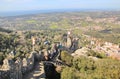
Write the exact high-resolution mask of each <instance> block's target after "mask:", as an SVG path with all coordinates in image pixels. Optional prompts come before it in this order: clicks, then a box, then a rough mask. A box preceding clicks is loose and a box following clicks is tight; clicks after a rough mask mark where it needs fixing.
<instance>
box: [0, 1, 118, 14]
mask: <svg viewBox="0 0 120 79" xmlns="http://www.w3.org/2000/svg"><path fill="white" fill-rule="evenodd" d="M47 9H120V0H0V12H4V11H21V10H47Z"/></svg>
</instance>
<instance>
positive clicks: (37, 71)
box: [23, 62, 45, 79]
mask: <svg viewBox="0 0 120 79" xmlns="http://www.w3.org/2000/svg"><path fill="white" fill-rule="evenodd" d="M23 79H45V73H44V66H43V63H41V62H40V63H37V64H36V65H35V67H34V69H33V71H31V72H30V73H29V74H27V75H25V76H24V78H23Z"/></svg>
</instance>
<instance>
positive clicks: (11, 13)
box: [0, 9, 120, 17]
mask: <svg viewBox="0 0 120 79" xmlns="http://www.w3.org/2000/svg"><path fill="white" fill-rule="evenodd" d="M90 11H120V9H48V10H25V11H24V10H21V11H4V12H0V17H9V16H22V15H34V14H41V13H59V12H90Z"/></svg>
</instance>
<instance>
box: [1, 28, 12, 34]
mask: <svg viewBox="0 0 120 79" xmlns="http://www.w3.org/2000/svg"><path fill="white" fill-rule="evenodd" d="M0 32H6V33H11V32H12V31H11V30H8V29H4V28H1V27H0Z"/></svg>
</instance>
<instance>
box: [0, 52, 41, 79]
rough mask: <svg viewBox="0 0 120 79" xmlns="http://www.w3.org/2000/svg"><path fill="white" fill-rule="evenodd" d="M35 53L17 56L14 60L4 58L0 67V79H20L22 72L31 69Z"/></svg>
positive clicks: (24, 72) (25, 72)
mask: <svg viewBox="0 0 120 79" xmlns="http://www.w3.org/2000/svg"><path fill="white" fill-rule="evenodd" d="M35 54H37V53H31V54H30V56H29V57H28V58H23V59H20V58H17V60H16V61H15V62H14V61H13V60H11V59H4V61H3V65H2V66H1V68H0V79H22V77H23V75H24V74H27V73H28V72H29V71H31V70H32V69H33V67H34V65H35ZM38 57H39V56H38ZM37 59H39V58H37Z"/></svg>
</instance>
